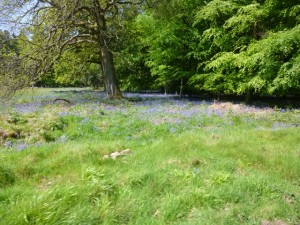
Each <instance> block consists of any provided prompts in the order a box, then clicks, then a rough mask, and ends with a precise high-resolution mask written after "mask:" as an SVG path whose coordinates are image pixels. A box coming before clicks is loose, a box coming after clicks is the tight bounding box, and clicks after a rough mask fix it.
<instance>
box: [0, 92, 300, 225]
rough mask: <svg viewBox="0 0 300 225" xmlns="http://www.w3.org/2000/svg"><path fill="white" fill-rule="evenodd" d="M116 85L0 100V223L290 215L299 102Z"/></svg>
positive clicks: (210, 220)
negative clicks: (278, 103) (116, 92)
mask: <svg viewBox="0 0 300 225" xmlns="http://www.w3.org/2000/svg"><path fill="white" fill-rule="evenodd" d="M125 95H126V96H127V99H126V100H108V99H106V98H105V97H106V96H105V94H104V93H102V92H96V91H92V90H87V89H80V90H78V89H38V90H36V91H34V92H29V91H28V92H25V93H23V94H22V95H17V96H15V97H14V98H13V99H12V100H9V101H5V102H2V103H1V105H0V128H1V130H2V132H5V133H6V134H9V133H10V134H12V133H15V134H16V136H17V138H15V137H14V136H13V135H11V136H10V137H6V138H4V137H2V140H1V142H2V144H1V145H0V224H5V225H6V224H17V225H21V224H72V225H73V224H139V225H140V224H155V225H156V224H207V225H211V224H228V225H233V224H262V225H267V224H269V225H272V224H274V225H275V224H280V225H285V224H291V225H294V224H299V223H300V214H299V212H300V132H299V131H300V130H299V127H300V111H299V110H298V109H281V108H276V107H275V108H274V107H273V108H270V107H264V108H262V107H255V106H247V105H244V104H241V103H234V102H219V101H208V100H206V101H204V100H201V99H197V100H195V99H193V100H188V99H179V98H176V96H164V95H146V94H144V95H141V94H140V95H139V94H125ZM57 98H64V99H67V100H68V101H70V103H68V102H66V101H64V100H58V101H55V102H53V100H55V99H57ZM124 150H126V151H125V153H126V154H125V153H124ZM123 153H124V154H123Z"/></svg>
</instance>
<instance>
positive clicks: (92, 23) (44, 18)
mask: <svg viewBox="0 0 300 225" xmlns="http://www.w3.org/2000/svg"><path fill="white" fill-rule="evenodd" d="M142 3H143V1H139V0H72V1H70V0H60V1H56V0H11V1H2V2H1V3H0V9H1V10H0V11H2V14H3V15H9V14H13V13H15V15H17V16H15V19H17V21H18V23H24V22H26V30H27V32H28V35H27V37H28V38H27V40H26V41H27V42H28V46H29V47H28V48H27V51H23V52H22V53H23V55H22V57H23V63H24V65H25V66H27V67H31V70H30V71H31V75H30V76H29V77H30V78H31V79H30V80H37V79H39V77H40V76H41V75H42V74H45V73H46V72H47V71H48V70H49V69H50V68H51V67H52V66H53V65H54V64H55V62H56V61H57V60H58V59H59V57H60V56H61V55H62V54H63V52H64V51H65V50H66V49H70V48H74V47H75V46H77V45H78V44H81V43H88V44H90V45H91V46H92V48H95V49H97V50H98V60H99V62H100V64H101V67H102V72H103V76H104V79H105V86H106V91H107V94H108V96H109V97H110V98H120V97H122V93H121V91H120V88H119V84H118V80H117V77H116V73H115V67H114V58H113V53H112V51H113V47H114V45H113V44H114V42H116V40H117V38H118V36H117V34H118V28H119V27H121V25H122V20H123V19H124V15H125V14H126V12H127V11H128V10H132V8H133V6H138V5H140V4H142ZM130 6H132V7H130ZM17 11H18V13H17ZM22 12H23V13H22ZM0 13H1V12H0Z"/></svg>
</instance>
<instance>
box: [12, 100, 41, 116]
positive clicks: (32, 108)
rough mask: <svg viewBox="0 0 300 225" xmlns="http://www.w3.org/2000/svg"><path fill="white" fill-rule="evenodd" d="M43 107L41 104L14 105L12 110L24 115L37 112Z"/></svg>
mask: <svg viewBox="0 0 300 225" xmlns="http://www.w3.org/2000/svg"><path fill="white" fill-rule="evenodd" d="M43 106H44V104H43V103H41V102H30V103H19V104H15V105H14V109H15V111H16V112H18V113H20V114H26V113H34V112H38V111H39V110H41V109H42V108H43Z"/></svg>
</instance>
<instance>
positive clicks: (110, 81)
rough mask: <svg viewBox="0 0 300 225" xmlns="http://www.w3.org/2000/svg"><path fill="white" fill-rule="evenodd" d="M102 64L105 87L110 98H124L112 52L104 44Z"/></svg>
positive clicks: (102, 47)
mask: <svg viewBox="0 0 300 225" xmlns="http://www.w3.org/2000/svg"><path fill="white" fill-rule="evenodd" d="M101 64H102V70H103V76H104V80H105V89H106V92H107V95H108V97H109V98H123V95H122V92H121V91H120V88H119V84H118V80H117V77H116V73H115V68H114V60H113V55H112V52H111V51H110V50H109V49H108V47H107V46H106V45H105V44H104V46H101Z"/></svg>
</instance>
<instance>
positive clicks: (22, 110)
mask: <svg viewBox="0 0 300 225" xmlns="http://www.w3.org/2000/svg"><path fill="white" fill-rule="evenodd" d="M66 93H68V95H66ZM64 95H65V96H64ZM124 95H125V96H126V97H130V98H137V99H139V100H140V101H136V102H129V101H126V100H118V101H116V102H114V101H111V100H105V96H106V95H105V93H103V92H94V91H87V92H76V91H72V92H71V93H70V92H58V93H54V94H51V95H50V94H49V95H48V96H45V97H37V98H35V99H34V102H29V103H18V104H11V105H10V106H9V105H6V106H7V107H11V108H10V109H13V111H15V113H16V115H17V116H18V115H21V116H20V118H17V117H16V118H15V119H19V120H20V119H22V118H25V119H27V118H29V117H28V115H27V114H30V116H32V117H33V118H35V119H36V118H42V119H41V121H40V120H35V122H34V123H40V124H38V125H35V124H30V120H29V119H28V121H25V119H24V123H19V124H24V125H23V126H24V127H29V128H30V129H29V131H28V133H32V132H33V131H32V130H35V129H36V127H39V126H40V127H44V126H45V125H48V124H47V121H48V120H49V118H50V119H52V120H53V121H54V124H55V122H56V121H59V122H61V121H64V122H65V123H64V125H65V126H64V127H62V128H61V129H53V130H52V131H53V133H54V131H57V130H59V131H58V133H55V136H53V140H51V141H55V142H56V143H64V142H67V141H68V140H70V139H72V134H73V135H74V136H76V135H77V136H78V137H81V136H84V135H93V134H94V133H98V136H100V135H105V134H108V135H109V136H113V137H118V138H120V139H121V140H125V141H132V140H135V139H136V138H137V137H138V138H140V137H141V136H142V135H144V136H146V135H148V136H147V138H148V139H149V140H150V139H151V137H150V135H153V134H155V135H158V136H159V135H160V134H159V132H165V133H170V134H179V133H180V132H183V131H186V130H191V129H203V128H205V129H204V130H205V131H206V132H207V131H208V130H209V129H215V130H217V129H220V128H222V129H223V128H225V129H228V128H231V127H235V126H239V125H243V126H247V127H249V128H253V129H266V128H268V129H272V130H278V129H287V128H291V127H299V119H300V111H295V112H293V110H275V109H272V108H257V107H251V106H246V105H243V104H233V103H228V102H227V103H226V102H225V103H222V102H217V101H202V100H199V101H195V100H193V101H189V100H186V99H176V98H175V96H173V95H167V96H166V95H156V94H129V93H125V94H124ZM56 97H65V98H66V99H68V100H70V101H71V102H72V103H74V104H73V105H68V106H66V105H60V104H53V103H52V102H51V101H50V99H53V98H56ZM6 106H5V107H6ZM1 112H2V111H1ZM285 115H289V116H290V117H286V116H285ZM65 117H66V118H65ZM53 118H54V119H53ZM48 122H49V121H48ZM19 124H18V123H15V124H14V125H19ZM69 125H70V127H71V128H70V129H72V130H71V131H70V130H67V129H68V126H69ZM1 126H2V125H1V121H0V127H1ZM207 128H208V129H207ZM43 129H44V128H43ZM43 129H40V130H42V131H43V132H44V130H43ZM45 129H46V128H45ZM147 129H148V130H147ZM36 130H38V129H36ZM142 130H147V132H141V131H142ZM48 131H49V130H48ZM66 131H68V132H66ZM99 131H101V132H99ZM50 132H51V131H50ZM59 132H60V133H59ZM76 132H77V133H76ZM44 133H45V132H44ZM70 133H71V134H70ZM156 133H157V134H156ZM51 134H52V133H50V136H51ZM29 136H30V135H29ZM29 136H28V139H26V137H23V138H22V140H20V141H15V140H7V141H6V142H5V143H4V144H3V147H4V148H9V149H15V150H16V151H23V150H25V149H26V148H28V147H30V146H32V144H34V143H37V142H39V141H41V142H42V141H45V140H43V139H42V137H41V136H42V135H41V136H39V137H37V138H32V139H30V137H29ZM74 136H73V137H74ZM77 136H76V137H77ZM31 140H34V141H31ZM26 143H28V144H26ZM0 148H1V146H0Z"/></svg>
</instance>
